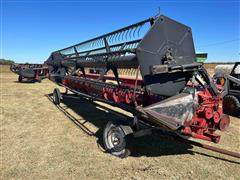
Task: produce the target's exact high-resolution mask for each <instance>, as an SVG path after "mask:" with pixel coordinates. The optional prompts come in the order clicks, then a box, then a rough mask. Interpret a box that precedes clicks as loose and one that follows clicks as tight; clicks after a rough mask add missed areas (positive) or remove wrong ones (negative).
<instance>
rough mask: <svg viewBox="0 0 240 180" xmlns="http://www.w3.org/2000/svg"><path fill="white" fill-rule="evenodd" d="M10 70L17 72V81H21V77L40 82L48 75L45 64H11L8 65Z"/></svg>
mask: <svg viewBox="0 0 240 180" xmlns="http://www.w3.org/2000/svg"><path fill="white" fill-rule="evenodd" d="M10 70H11V71H12V72H14V73H15V74H18V82H22V80H23V79H27V80H36V81H38V82H41V80H42V79H43V78H46V77H47V76H48V66H47V65H46V64H13V65H11V66H10Z"/></svg>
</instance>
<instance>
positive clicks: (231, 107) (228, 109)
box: [223, 95, 240, 115]
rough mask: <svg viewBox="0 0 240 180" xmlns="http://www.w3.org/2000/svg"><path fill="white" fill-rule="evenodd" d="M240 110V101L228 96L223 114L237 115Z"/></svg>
mask: <svg viewBox="0 0 240 180" xmlns="http://www.w3.org/2000/svg"><path fill="white" fill-rule="evenodd" d="M239 109H240V102H239V100H238V99H237V98H236V97H235V96H232V95H226V96H225V97H224V98H223V113H224V114H229V115H237V113H238V111H239Z"/></svg>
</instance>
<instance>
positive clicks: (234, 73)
mask: <svg viewBox="0 0 240 180" xmlns="http://www.w3.org/2000/svg"><path fill="white" fill-rule="evenodd" d="M213 78H214V79H215V80H216V82H217V84H219V85H222V86H223V112H224V113H225V114H229V115H233V116H240V62H236V63H235V64H234V65H217V66H216V67H215V75H214V77H213Z"/></svg>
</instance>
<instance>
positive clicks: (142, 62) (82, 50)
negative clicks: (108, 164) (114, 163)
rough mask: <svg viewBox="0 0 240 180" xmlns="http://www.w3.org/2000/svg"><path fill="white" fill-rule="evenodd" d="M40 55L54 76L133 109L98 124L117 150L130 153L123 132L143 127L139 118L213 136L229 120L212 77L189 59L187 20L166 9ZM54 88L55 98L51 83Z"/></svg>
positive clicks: (88, 93)
mask: <svg viewBox="0 0 240 180" xmlns="http://www.w3.org/2000/svg"><path fill="white" fill-rule="evenodd" d="M45 63H46V64H47V65H48V67H49V78H50V80H52V81H53V82H55V83H57V84H59V85H61V86H64V87H65V88H66V89H69V90H70V91H72V92H73V93H75V94H78V95H80V96H83V97H86V98H87V99H90V100H98V101H102V102H105V103H108V104H111V105H114V106H118V107H120V108H122V109H124V110H127V111H129V112H131V113H132V114H133V116H134V118H133V119H131V121H124V122H122V121H118V120H114V121H112V122H109V123H108V124H107V126H106V128H105V130H104V134H103V142H104V145H105V147H106V149H107V150H108V151H109V152H110V153H112V154H114V155H116V156H120V157H125V156H127V155H129V152H130V150H129V148H128V140H129V137H132V136H134V137H135V136H139V135H141V134H146V133H145V132H148V131H147V130H146V129H143V130H141V129H140V128H139V126H138V124H139V122H141V123H144V124H145V125H147V126H148V127H149V126H150V127H152V128H153V127H156V128H159V127H160V128H163V129H165V130H167V131H171V132H173V133H175V134H177V135H179V136H181V137H183V136H184V137H195V138H199V139H204V140H208V141H213V142H219V140H220V135H219V134H216V133H215V131H216V130H221V131H224V130H225V129H226V128H227V127H228V126H229V123H230V122H229V117H228V116H226V115H224V114H223V112H222V98H221V96H220V95H219V93H218V90H217V88H216V86H215V84H214V83H213V82H212V80H211V79H210V78H209V76H208V74H207V71H206V70H205V69H204V67H203V66H202V64H201V63H197V62H196V55H195V49H194V43H193V38H192V31H191V28H189V27H188V26H185V25H183V24H181V23H179V22H176V21H174V20H172V19H170V18H168V17H166V16H163V15H162V16H159V17H153V18H149V19H146V20H144V21H141V22H139V23H136V24H133V25H130V26H127V27H124V28H121V29H119V30H116V31H113V32H111V33H107V34H105V35H102V36H99V37H97V38H93V39H90V40H87V41H85V42H82V43H79V44H76V45H73V46H70V47H67V48H64V49H61V50H57V51H55V52H52V53H51V55H50V57H49V58H48V59H47V61H46V62H45ZM125 70H126V71H125ZM123 71H125V73H126V72H130V71H131V72H134V73H135V75H134V76H132V73H130V74H131V76H129V73H128V74H127V75H126V74H124V73H122V72H123ZM122 74H124V75H122ZM53 96H54V98H53V99H54V102H55V103H56V104H59V103H60V98H61V94H60V92H59V90H58V89H55V90H54V93H53Z"/></svg>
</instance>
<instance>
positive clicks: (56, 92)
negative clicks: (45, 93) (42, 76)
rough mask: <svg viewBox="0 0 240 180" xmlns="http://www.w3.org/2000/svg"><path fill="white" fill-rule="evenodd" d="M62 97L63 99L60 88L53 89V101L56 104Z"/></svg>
mask: <svg viewBox="0 0 240 180" xmlns="http://www.w3.org/2000/svg"><path fill="white" fill-rule="evenodd" d="M61 99H62V96H61V93H60V90H59V89H58V88H55V89H54V90H53V103H54V104H56V105H59V104H60V101H61Z"/></svg>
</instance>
